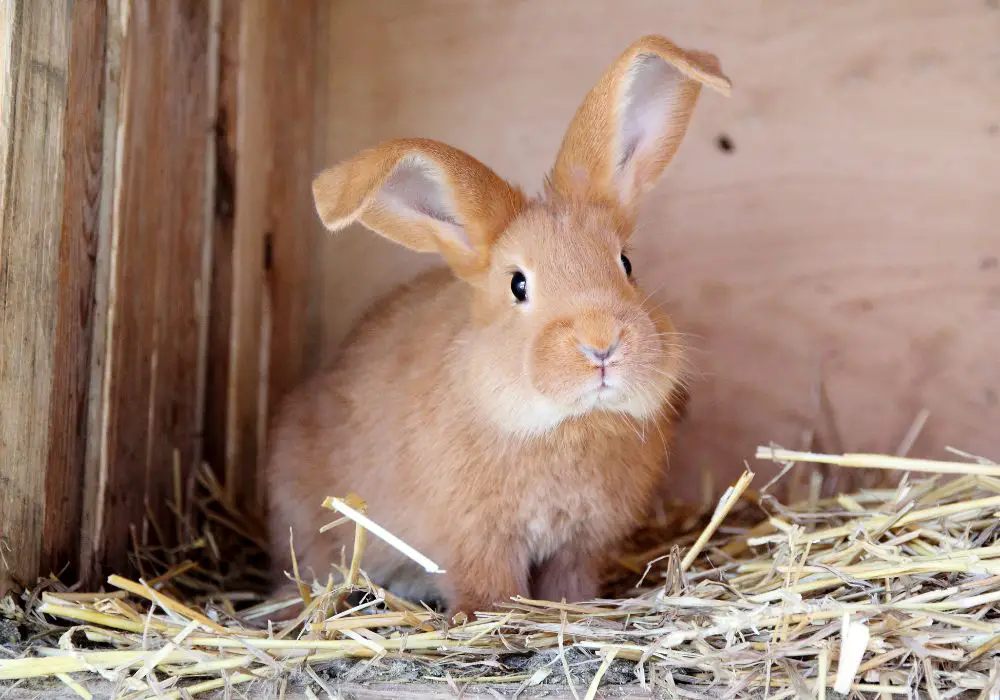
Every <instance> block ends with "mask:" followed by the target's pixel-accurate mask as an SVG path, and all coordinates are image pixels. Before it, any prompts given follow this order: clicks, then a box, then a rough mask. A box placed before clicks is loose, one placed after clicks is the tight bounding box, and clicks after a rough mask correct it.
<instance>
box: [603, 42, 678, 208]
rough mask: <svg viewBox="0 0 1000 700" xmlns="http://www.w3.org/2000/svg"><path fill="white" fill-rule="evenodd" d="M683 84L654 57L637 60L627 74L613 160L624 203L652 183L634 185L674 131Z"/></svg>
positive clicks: (662, 62) (668, 67)
mask: <svg viewBox="0 0 1000 700" xmlns="http://www.w3.org/2000/svg"><path fill="white" fill-rule="evenodd" d="M682 80H683V77H682V76H681V74H680V73H679V72H678V71H677V69H675V68H674V67H673V66H671V65H670V64H668V63H667V62H666V61H664V60H663V59H661V58H660V57H658V56H654V55H650V54H647V55H642V56H639V57H637V59H636V60H635V63H633V65H632V67H631V69H630V70H629V73H628V76H627V78H626V81H625V89H624V90H623V93H624V94H623V95H622V102H621V106H620V110H621V111H620V113H619V114H620V122H619V123H620V125H621V126H620V129H621V131H620V132H619V134H618V150H617V153H616V155H617V158H616V160H615V166H616V173H615V175H616V180H617V181H618V184H619V187H620V188H621V190H622V196H623V198H624V199H626V200H627V199H628V198H630V197H631V196H633V195H634V194H635V192H634V188H636V187H638V188H640V189H641V188H643V187H644V186H646V185H649V184H652V183H644V182H641V181H637V178H641V177H642V175H643V172H644V171H645V170H646V168H645V166H646V165H647V164H648V163H649V162H651V161H656V160H657V159H658V157H659V156H660V153H661V151H662V149H663V140H664V139H665V138H667V137H668V135H669V134H670V133H672V132H673V131H675V129H676V127H677V124H676V123H674V122H675V120H674V112H675V109H676V106H677V104H676V103H677V97H678V92H679V90H678V88H679V87H680V84H681V82H682Z"/></svg>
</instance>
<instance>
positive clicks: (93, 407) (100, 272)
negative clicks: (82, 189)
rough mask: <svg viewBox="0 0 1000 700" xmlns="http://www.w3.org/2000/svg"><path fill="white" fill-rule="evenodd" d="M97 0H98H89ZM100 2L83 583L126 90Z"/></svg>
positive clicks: (123, 23) (119, 22)
mask: <svg viewBox="0 0 1000 700" xmlns="http://www.w3.org/2000/svg"><path fill="white" fill-rule="evenodd" d="M91 1H92V2H96V1H98V0H91ZM101 4H103V5H104V6H105V9H106V12H107V17H106V19H105V22H104V23H105V34H104V61H103V63H104V76H103V83H102V92H103V95H102V100H101V103H102V113H101V117H102V120H101V122H102V123H101V130H102V146H101V156H100V164H99V168H100V183H101V187H100V195H99V202H98V213H97V222H96V224H97V236H96V241H95V250H94V254H95V259H94V262H93V265H94V280H93V315H92V317H91V321H90V322H91V326H92V328H91V343H90V353H89V355H90V367H89V377H88V387H87V394H88V399H87V416H86V421H87V426H86V432H87V445H86V454H85V456H84V464H83V493H82V494H81V496H80V498H81V501H82V517H81V531H80V566H79V570H80V574H81V578H82V580H83V583H84V585H91V586H92V585H97V584H99V583H101V581H100V578H99V576H98V571H97V569H98V567H97V566H96V565H95V562H94V557H95V556H96V555H97V554H98V547H97V546H95V544H94V541H93V538H94V536H95V535H96V534H97V532H98V527H97V523H98V522H99V520H100V518H102V517H103V515H104V505H105V499H104V496H105V494H106V493H107V460H105V459H104V455H106V454H107V440H106V437H107V433H106V431H105V430H104V427H103V426H104V418H105V416H104V408H105V406H106V405H107V403H108V402H107V401H106V400H105V394H104V388H105V383H104V379H105V371H106V369H107V360H108V353H107V348H108V337H107V332H108V327H109V325H108V322H109V311H110V310H111V304H110V302H109V295H110V292H111V269H112V267H111V264H112V252H113V247H112V242H113V240H114V239H115V238H116V237H115V235H114V234H115V231H116V229H115V225H116V224H117V223H118V218H117V217H116V216H115V213H116V206H115V205H116V203H117V201H118V196H119V195H120V192H121V190H120V188H119V187H118V184H119V183H120V181H121V169H122V162H121V159H120V158H119V157H118V155H119V153H120V151H119V142H120V141H121V140H122V137H123V136H124V125H125V121H126V120H125V116H126V114H125V112H124V109H123V108H124V105H125V91H124V90H123V89H122V62H123V54H124V52H125V37H126V36H127V34H128V21H127V17H128V10H129V6H128V4H127V3H118V2H110V3H101Z"/></svg>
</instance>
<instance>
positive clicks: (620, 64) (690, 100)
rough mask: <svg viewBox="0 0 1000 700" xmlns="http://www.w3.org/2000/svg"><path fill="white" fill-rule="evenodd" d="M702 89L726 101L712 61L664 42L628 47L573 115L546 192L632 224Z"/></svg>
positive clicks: (646, 40)
mask: <svg viewBox="0 0 1000 700" xmlns="http://www.w3.org/2000/svg"><path fill="white" fill-rule="evenodd" d="M702 85H708V86H710V87H712V88H714V89H715V90H718V91H719V92H722V93H724V94H727V95H728V94H729V91H730V83H729V79H728V78H727V77H726V76H725V75H723V73H722V71H721V69H720V67H719V61H718V59H716V57H715V56H713V55H711V54H708V53H703V52H700V51H685V50H683V49H681V48H678V47H677V46H675V45H674V44H673V43H672V42H670V41H669V40H667V39H665V38H664V37H662V36H654V35H650V36H646V37H643V38H642V39H639V40H638V41H636V42H635V43H633V44H632V45H631V46H629V47H628V48H627V49H626V50H625V52H624V53H622V55H621V56H620V57H619V58H618V60H617V61H615V62H614V63H613V64H612V65H611V66H610V67H609V68H608V69H607V70H606V71H605V73H604V75H603V76H601V79H600V80H599V81H598V83H597V85H595V86H594V88H593V89H592V90H591V91H590V92H589V93H588V94H587V97H586V98H585V99H584V101H583V104H581V105H580V108H579V109H578V110H577V112H576V115H575V116H574V117H573V121H572V122H571V123H570V126H569V129H568V130H567V132H566V136H565V137H564V138H563V142H562V147H561V148H560V150H559V155H558V157H557V158H556V164H555V167H554V168H553V169H552V172H551V174H550V175H549V177H548V179H547V182H546V187H547V189H548V190H549V191H550V193H555V194H557V195H560V196H562V197H566V198H572V199H584V200H587V201H591V202H599V203H601V204H604V205H607V206H611V207H614V208H615V209H616V210H617V211H618V212H619V213H620V214H621V215H622V216H623V218H624V219H625V221H627V222H632V221H634V219H635V214H636V211H635V210H636V205H637V200H638V197H639V195H641V194H642V193H643V192H644V191H646V190H648V189H649V188H650V187H652V186H653V185H654V184H655V183H656V181H657V180H658V179H659V177H660V174H661V173H662V172H663V169H664V168H665V167H666V165H667V163H669V162H670V160H671V159H672V158H673V156H674V153H676V151H677V148H678V146H680V143H681V140H682V139H683V138H684V132H685V131H686V130H687V126H688V122H689V121H690V120H691V115H692V113H693V112H694V106H695V103H696V102H697V100H698V94H699V92H700V91H701V86H702Z"/></svg>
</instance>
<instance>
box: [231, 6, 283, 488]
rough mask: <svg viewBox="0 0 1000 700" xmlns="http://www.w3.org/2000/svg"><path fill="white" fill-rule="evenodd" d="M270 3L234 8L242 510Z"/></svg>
mask: <svg viewBox="0 0 1000 700" xmlns="http://www.w3.org/2000/svg"><path fill="white" fill-rule="evenodd" d="M273 7H274V5H272V4H270V3H248V2H244V3H242V4H241V5H240V9H241V16H240V40H239V59H238V60H239V72H240V77H239V81H240V85H239V89H238V98H237V125H236V153H237V156H236V178H235V180H236V192H237V199H236V212H235V219H234V223H233V262H232V284H233V287H232V295H233V296H232V316H231V325H230V347H231V356H230V364H229V377H228V386H227V389H226V400H227V409H226V423H227V425H226V455H225V466H224V469H223V472H224V484H225V487H226V490H227V494H228V495H229V497H230V498H233V499H235V500H237V501H238V502H241V503H246V502H253V501H255V500H256V499H257V493H256V492H257V489H256V484H255V478H254V474H255V468H256V463H257V454H258V452H259V450H260V443H261V435H262V430H261V410H262V408H261V403H260V400H259V398H260V395H261V393H262V392H261V386H262V384H264V385H266V379H263V380H262V377H261V374H262V368H263V369H265V370H266V360H265V357H266V356H265V355H264V354H263V351H264V345H263V343H262V334H261V329H262V322H263V319H264V318H265V316H264V309H263V303H264V272H263V270H264V260H265V256H264V246H265V238H266V234H267V225H268V224H267V211H268V204H267V195H268V182H269V179H270V177H271V156H272V145H271V125H270V119H271V115H270V111H269V109H270V108H269V104H270V95H269V93H268V89H269V88H270V85H269V82H268V80H267V75H268V67H267V45H268V44H267V41H268V30H267V26H268V22H269V21H270V20H271V19H272V8H273Z"/></svg>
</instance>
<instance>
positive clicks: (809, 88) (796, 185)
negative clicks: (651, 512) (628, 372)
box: [323, 0, 1000, 495]
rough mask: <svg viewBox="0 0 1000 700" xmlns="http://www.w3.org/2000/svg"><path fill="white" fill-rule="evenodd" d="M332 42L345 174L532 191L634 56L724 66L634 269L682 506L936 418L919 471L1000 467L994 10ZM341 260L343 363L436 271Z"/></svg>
mask: <svg viewBox="0 0 1000 700" xmlns="http://www.w3.org/2000/svg"><path fill="white" fill-rule="evenodd" d="M331 27H332V29H331V36H330V38H329V41H328V42H327V45H328V47H329V59H330V71H331V75H330V81H331V82H330V85H331V90H330V96H329V100H330V101H329V112H330V118H329V120H328V125H329V147H328V150H327V156H328V159H329V160H331V161H332V160H334V159H337V158H341V157H344V156H346V155H348V154H350V153H352V152H353V151H355V150H357V149H359V148H362V147H364V146H367V145H370V144H371V143H373V142H375V141H377V140H379V139H383V138H388V137H396V136H405V135H419V136H428V137H432V138H438V139H442V140H444V141H448V142H450V143H452V144H454V145H456V146H459V147H463V148H465V149H467V150H468V151H470V152H471V153H472V154H473V155H475V156H477V157H479V158H481V159H482V160H484V161H486V162H487V163H489V164H491V165H493V166H494V167H496V169H497V170H498V171H499V172H500V173H501V174H503V175H505V176H508V177H510V178H512V179H515V180H517V181H519V182H521V183H523V184H525V185H526V186H527V187H529V188H531V189H534V188H537V187H538V186H539V184H540V182H541V175H542V173H543V172H544V171H545V169H546V168H548V167H549V165H550V163H551V160H552V158H553V157H554V155H555V152H556V149H557V147H558V144H559V140H560V138H561V135H562V130H563V128H564V127H565V125H566V123H567V122H568V120H569V118H570V116H571V115H572V113H573V111H574V110H575V108H576V106H577V104H578V102H579V100H580V99H581V98H582V96H583V94H584V92H585V91H586V89H587V88H588V87H589V86H590V85H591V84H592V82H593V81H594V80H595V79H596V77H597V76H598V75H599V73H600V71H601V70H602V69H603V67H604V66H605V65H606V64H607V63H608V62H609V61H610V60H612V59H613V57H615V56H616V55H617V53H618V52H619V51H620V50H621V49H622V48H623V47H624V46H626V45H627V44H628V43H629V42H631V41H632V40H633V39H634V38H636V37H637V36H639V35H641V34H643V33H647V32H659V33H663V34H666V35H668V36H671V37H673V38H674V39H675V40H677V41H678V42H679V43H681V44H682V45H685V46H692V47H698V48H704V49H708V50H711V51H713V52H715V53H716V54H718V55H719V56H720V58H721V60H722V63H723V66H724V67H725V69H726V72H727V73H728V74H729V75H730V77H731V78H732V79H733V82H734V88H735V89H734V96H733V97H732V99H730V100H725V99H724V98H721V97H718V96H715V95H712V94H706V95H705V96H704V98H703V100H702V103H701V105H700V106H699V108H698V111H697V113H696V115H695V119H694V123H693V126H692V128H691V130H690V131H689V136H688V139H687V142H686V143H685V144H684V146H683V147H682V148H681V150H680V153H679V155H678V157H677V160H676V161H675V163H674V164H673V166H672V167H671V169H670V171H669V174H668V176H667V177H666V178H665V181H664V182H663V183H662V185H661V186H660V187H659V188H658V189H657V190H656V191H655V192H654V193H653V194H652V196H651V197H650V198H649V201H648V204H647V207H646V210H645V212H644V216H643V221H642V224H641V227H640V232H639V234H638V236H637V239H638V240H637V243H638V245H637V248H638V249H637V252H636V255H635V265H636V269H637V271H638V273H639V275H640V277H641V278H642V280H643V281H644V283H645V284H646V286H647V287H649V288H650V289H651V290H656V291H657V294H658V296H659V297H660V298H661V299H663V300H664V301H665V302H667V303H669V304H670V305H671V308H672V309H673V310H674V313H675V315H676V317H677V321H678V323H679V325H680V327H681V329H682V330H685V331H687V332H688V333H690V334H691V340H692V342H693V344H694V345H695V346H696V353H695V355H694V359H695V361H696V364H697V367H698V368H699V370H700V377H699V379H698V381H697V382H696V383H695V386H694V397H693V402H692V405H691V414H690V421H689V423H688V424H687V425H686V427H685V428H684V429H683V431H682V432H681V437H680V453H679V455H678V457H677V459H676V460H675V462H674V464H675V469H676V470H677V471H678V472H679V473H680V474H681V477H682V478H681V479H680V481H681V482H683V486H682V491H684V492H685V493H686V494H687V495H693V494H694V493H695V492H696V491H697V482H698V479H697V477H696V476H694V475H696V474H697V473H698V472H699V471H700V470H702V469H705V468H709V469H711V470H714V471H715V472H717V473H718V474H720V476H721V477H722V478H731V477H732V476H733V475H734V474H735V473H736V471H737V470H739V469H741V468H742V460H743V459H744V458H746V457H748V456H749V455H751V454H752V452H753V448H754V446H755V445H756V444H758V443H762V442H767V441H769V440H775V441H778V442H780V443H783V444H785V445H797V444H798V443H799V441H800V440H801V439H802V435H803V433H804V432H808V431H810V430H812V429H814V428H816V427H817V426H820V425H821V424H822V425H828V426H829V425H834V426H835V429H831V428H829V427H826V428H823V429H822V430H823V432H824V433H825V436H824V437H825V439H826V444H827V446H829V447H831V448H833V447H842V448H843V449H848V450H893V449H895V447H896V443H897V442H898V440H899V439H900V438H901V437H902V435H903V434H904V432H905V431H906V429H907V427H908V425H909V424H910V422H911V421H912V420H913V417H914V416H915V415H916V413H917V412H918V410H920V409H921V408H923V407H926V408H927V409H929V410H930V411H931V417H930V420H929V421H928V423H927V426H926V429H925V431H924V433H923V434H922V436H921V438H920V439H919V440H918V442H917V444H916V445H915V448H914V449H915V451H916V452H919V453H921V454H940V451H941V449H942V448H943V446H945V445H955V446H958V447H961V448H964V449H967V450H971V451H978V452H981V453H988V454H991V455H992V456H993V457H998V456H1000V437H998V435H997V433H996V425H998V423H1000V400H998V398H997V397H998V394H1000V364H998V363H997V362H996V357H997V356H998V353H1000V264H998V262H997V260H998V258H1000V233H998V231H1000V68H998V66H1000V10H998V9H997V5H996V3H994V2H986V1H983V0H960V1H956V2H950V3H939V2H933V1H932V0H920V1H914V0H893V1H889V2H880V3H868V2H862V1H861V0H854V1H851V2H841V3H829V4H823V5H822V6H819V5H815V4H810V5H808V7H807V6H805V5H802V4H801V3H797V2H794V1H793V0H777V1H775V2H771V3H767V4H766V5H761V4H757V3H754V4H747V3H741V2H738V0H711V1H710V2H699V3H694V2H680V1H674V2H668V1H663V2H656V3H651V2H645V1H644V0H624V1H622V2H616V3H608V2H596V1H595V2H578V3H572V5H568V4H565V3H554V2H553V3H541V2H536V3H527V2H522V3H510V2H502V1H501V0H482V1H481V2H475V3H466V2H461V1H460V0H419V1H417V2H409V3H370V2H365V1H363V0H345V1H344V2H340V3H336V4H335V6H334V17H333V21H332V22H331ZM325 246H326V254H325V263H324V282H323V287H324V296H323V300H324V306H323V314H324V317H323V318H324V353H325V355H326V356H330V355H331V354H332V353H333V350H334V348H335V347H336V345H337V343H338V342H339V341H340V339H341V338H343V336H344V334H345V333H346V331H347V329H348V328H349V327H350V325H351V323H353V321H354V320H355V319H356V318H357V316H358V315H359V314H360V312H361V311H362V310H363V309H364V308H365V307H366V306H367V305H368V304H369V303H370V302H371V300H372V298H373V297H375V296H377V295H378V294H381V293H383V292H385V291H387V290H388V289H389V288H390V287H391V286H392V285H394V284H395V283H397V282H399V281H400V280H402V279H405V278H407V277H409V276H411V275H412V274H413V273H414V272H415V271H417V270H418V269H420V268H421V267H424V266H426V265H428V264H431V263H432V262H433V261H432V260H431V259H430V258H427V257H420V256H416V255H413V254H410V253H408V252H406V251H402V250H399V249H397V248H394V247H393V246H391V245H390V244H387V243H385V242H383V241H381V240H377V239H375V238H374V237H372V236H369V235H366V234H365V233H364V232H362V231H360V230H352V231H350V232H348V233H346V234H345V235H343V236H340V237H338V238H336V239H328V240H326V242H325ZM821 383H822V385H823V387H824V390H825V392H826V394H827V395H828V396H829V405H830V409H829V411H828V413H829V414H830V415H829V416H827V417H826V418H825V419H822V420H821V417H820V410H819V407H818V406H819V402H818V400H817V398H816V397H817V396H818V394H819V392H818V387H819V385H820V384H821ZM833 433H837V434H839V436H840V439H839V442H840V444H839V445H835V444H834V442H836V441H835V440H834V438H833V437H832V436H833Z"/></svg>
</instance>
